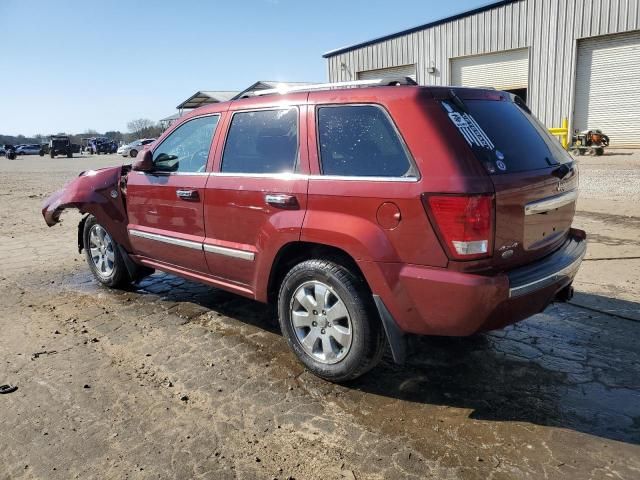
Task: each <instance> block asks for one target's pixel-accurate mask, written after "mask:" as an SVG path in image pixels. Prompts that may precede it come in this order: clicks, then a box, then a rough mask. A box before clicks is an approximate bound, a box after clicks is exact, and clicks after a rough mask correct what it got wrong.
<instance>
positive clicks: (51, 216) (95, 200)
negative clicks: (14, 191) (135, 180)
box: [42, 165, 131, 251]
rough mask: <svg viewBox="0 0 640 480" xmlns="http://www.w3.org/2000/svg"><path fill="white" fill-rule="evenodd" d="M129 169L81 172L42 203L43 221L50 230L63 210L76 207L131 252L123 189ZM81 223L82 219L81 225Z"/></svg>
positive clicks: (112, 168)
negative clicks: (87, 214)
mask: <svg viewBox="0 0 640 480" xmlns="http://www.w3.org/2000/svg"><path fill="white" fill-rule="evenodd" d="M130 170H131V167H130V166H129V165H124V166H120V167H109V168H103V169H100V170H88V171H86V172H82V173H81V174H80V175H79V176H78V177H77V178H75V179H73V180H72V181H71V182H69V183H68V184H67V185H65V186H64V188H62V189H61V190H58V191H57V192H55V193H53V194H52V195H51V196H50V197H49V198H47V199H46V200H45V201H44V204H43V207H42V215H43V217H44V220H45V222H46V223H47V225H48V226H50V227H51V226H53V225H55V224H56V223H58V222H59V220H60V214H61V213H62V212H63V211H64V210H65V209H67V208H77V209H78V210H79V211H80V213H83V214H84V213H89V214H91V215H94V216H95V217H96V219H97V220H98V222H99V223H100V224H101V225H103V226H104V227H105V228H106V229H107V230H108V231H109V234H110V235H111V236H112V238H113V239H114V240H115V241H116V242H117V243H119V244H120V245H121V246H123V247H124V248H125V249H126V250H128V251H130V244H129V236H128V234H127V210H126V205H125V192H126V189H125V188H124V185H125V181H126V176H127V174H128V173H129V171H130ZM83 223H84V219H83V220H82V222H81V225H82V224H83ZM79 247H80V248H81V247H82V243H81V242H80V243H79Z"/></svg>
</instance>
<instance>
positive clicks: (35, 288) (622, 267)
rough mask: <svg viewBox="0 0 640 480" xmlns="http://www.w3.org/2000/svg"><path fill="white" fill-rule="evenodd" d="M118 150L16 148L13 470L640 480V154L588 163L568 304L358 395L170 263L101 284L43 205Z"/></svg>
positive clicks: (452, 346)
mask: <svg viewBox="0 0 640 480" xmlns="http://www.w3.org/2000/svg"><path fill="white" fill-rule="evenodd" d="M122 161H123V160H122V158H118V157H116V156H94V157H85V158H75V159H72V160H69V159H66V158H60V159H56V160H51V159H48V158H46V157H45V158H40V157H35V156H34V157H24V158H19V159H18V160H15V161H9V160H6V159H5V158H0V295H1V296H0V331H1V332H2V334H1V335H0V384H4V383H10V384H15V385H17V386H18V390H17V391H15V392H14V393H10V394H5V395H0V418H1V423H0V478H1V479H14V478H39V479H70V478H118V479H122V478H131V479H141V478H179V479H187V478H212V479H235V478H237V479H274V478H277V479H294V478H295V479H323V480H331V479H354V478H356V479H365V478H367V479H368V478H371V479H382V478H385V479H400V478H415V479H418V478H437V479H487V478H491V479H515V478H517V479H520V478H523V479H524V478H530V479H539V478H554V479H555V478H557V479H566V478H576V479H603V478H615V479H622V478H624V479H637V478H640V349H639V347H638V345H639V343H638V340H639V339H640V152H638V151H636V152H631V151H619V150H610V151H609V152H608V154H607V155H605V156H603V157H597V158H596V157H589V158H585V157H582V158H581V159H580V169H581V198H580V201H579V205H578V208H579V212H578V215H577V217H576V220H575V224H576V225H577V226H578V227H580V228H584V229H585V230H587V232H588V234H589V251H588V256H587V259H586V261H585V262H584V264H583V267H582V269H581V271H580V273H579V275H578V277H577V280H576V282H575V286H576V290H577V295H576V297H575V298H574V300H573V301H572V302H571V303H570V304H556V305H553V306H551V307H550V308H548V309H547V310H546V311H545V312H544V313H543V314H540V315H537V316H535V317H532V318H531V319H529V320H526V321H524V322H521V323H520V324H518V325H515V326H513V327H509V328H507V329H505V330H501V331H496V332H492V333H490V334H486V335H478V336H475V337H471V338H458V339H455V338H420V339H415V340H414V341H413V349H414V352H413V353H412V354H411V356H410V360H409V363H408V365H406V366H404V367H398V366H395V365H394V364H393V363H392V362H390V360H389V359H388V358H385V360H384V361H383V363H382V364H381V365H380V366H379V367H378V368H377V369H375V370H374V371H372V372H371V373H370V374H368V375H367V376H365V377H363V378H361V379H360V380H358V381H355V382H353V383H351V384H350V385H346V386H337V385H332V384H329V383H326V382H324V381H322V380H319V379H317V378H316V377H314V376H312V375H310V374H309V373H307V372H306V371H304V370H303V369H302V368H301V367H300V365H299V364H298V363H297V362H296V360H295V359H294V357H293V354H292V353H290V352H289V350H288V348H287V347H286V343H285V341H284V340H283V338H282V337H281V335H280V333H279V330H278V328H277V327H276V326H275V324H274V323H273V319H272V318H271V317H270V315H269V313H268V311H267V309H266V308H265V307H264V306H263V305H261V304H258V303H255V302H251V301H248V300H246V299H243V298H240V297H237V296H234V295H231V294H228V293H225V292H223V291H220V290H216V289H213V288H209V287H205V286H200V285H196V284H193V283H190V282H187V281H184V280H182V279H180V278H177V277H173V276H170V275H165V274H160V273H158V274H155V275H153V276H152V277H150V278H148V279H146V280H145V281H143V282H142V283H141V284H140V285H138V286H136V287H135V288H132V289H131V290H130V291H109V290H107V289H104V288H100V287H99V286H98V285H97V284H96V283H95V282H94V281H93V280H92V278H91V276H90V274H89V272H88V268H87V267H86V265H85V263H84V262H85V261H84V256H83V255H80V254H78V251H77V248H76V224H77V220H78V219H79V215H78V214H77V213H75V212H68V213H67V214H65V216H64V217H63V218H64V222H63V223H62V225H58V226H55V227H53V228H47V227H46V225H45V224H44V222H43V219H42V216H41V214H40V208H41V207H40V205H41V202H42V200H43V199H44V197H46V196H47V195H48V194H49V193H51V192H52V191H54V190H56V189H58V188H60V187H61V186H62V185H63V184H64V183H65V181H67V180H69V179H70V178H72V177H73V176H75V175H77V173H78V172H80V171H81V170H86V169H89V168H95V167H98V166H104V165H113V164H119V163H121V162H122Z"/></svg>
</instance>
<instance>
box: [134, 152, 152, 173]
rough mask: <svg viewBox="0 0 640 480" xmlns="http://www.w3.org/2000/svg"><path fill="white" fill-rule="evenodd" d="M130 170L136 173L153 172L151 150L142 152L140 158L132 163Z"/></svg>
mask: <svg viewBox="0 0 640 480" xmlns="http://www.w3.org/2000/svg"><path fill="white" fill-rule="evenodd" d="M131 169H132V170H134V171H136V172H150V171H151V170H153V154H152V153H151V150H143V151H142V157H141V158H140V159H138V160H136V161H135V162H133V165H131Z"/></svg>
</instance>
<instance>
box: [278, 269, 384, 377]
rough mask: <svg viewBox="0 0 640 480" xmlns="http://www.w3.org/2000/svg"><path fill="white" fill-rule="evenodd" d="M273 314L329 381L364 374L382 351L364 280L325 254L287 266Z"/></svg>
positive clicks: (296, 347) (379, 328)
mask: <svg viewBox="0 0 640 480" xmlns="http://www.w3.org/2000/svg"><path fill="white" fill-rule="evenodd" d="M309 297H312V298H314V301H315V302H316V303H314V302H310V300H309ZM298 298H303V299H304V300H303V302H300V301H299V300H298ZM325 302H326V303H325ZM326 304H329V305H330V306H329V308H326ZM305 305H306V306H305ZM314 305H315V306H316V307H317V308H318V310H315V309H314V308H313V306H314ZM322 307H324V308H322ZM334 308H337V310H336V311H335V312H336V313H334V315H333V316H332V315H331V314H330V312H331V311H332V310H333V309H334ZM325 312H327V313H326V314H325ZM315 313H317V315H314V314H315ZM296 314H298V315H296ZM294 318H297V320H295V319H294ZM278 319H279V322H280V328H281V329H282V333H283V335H284V336H285V338H286V339H287V342H288V343H289V347H290V348H291V349H292V350H293V352H294V353H295V354H296V356H297V357H298V359H299V360H300V361H301V362H302V363H303V364H304V365H305V366H306V367H307V368H308V369H309V370H311V372H313V373H314V374H316V375H317V376H319V377H321V378H324V379H325V380H329V381H331V382H346V381H349V380H353V379H355V378H357V377H359V376H361V375H363V374H365V373H366V372H368V371H369V370H371V369H372V368H373V367H375V366H376V365H377V364H378V362H379V361H380V359H381V358H382V354H383V353H384V348H385V337H384V332H383V329H382V324H381V322H380V319H379V317H378V314H377V312H376V309H375V306H374V304H373V300H372V298H371V293H370V292H369V289H368V288H367V286H366V284H365V282H364V281H363V280H362V279H361V278H360V277H359V276H358V275H356V274H355V273H353V272H352V271H351V270H349V269H348V268H346V267H343V266H341V265H339V264H337V263H335V262H332V261H329V260H322V259H317V260H307V261H304V262H302V263H299V264H298V265H296V266H295V267H293V268H292V269H291V270H290V271H289V273H288V274H287V275H286V276H285V278H284V280H283V281H282V284H281V286H280V292H279V294H278ZM294 322H295V323H296V325H297V326H296V325H294Z"/></svg>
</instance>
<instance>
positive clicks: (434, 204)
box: [422, 194, 494, 260]
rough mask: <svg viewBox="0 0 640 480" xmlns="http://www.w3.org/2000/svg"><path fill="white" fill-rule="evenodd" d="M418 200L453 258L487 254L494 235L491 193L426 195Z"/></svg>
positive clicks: (478, 256) (465, 258)
mask: <svg viewBox="0 0 640 480" xmlns="http://www.w3.org/2000/svg"><path fill="white" fill-rule="evenodd" d="M422 202H423V204H424V206H425V208H426V210H427V213H428V214H429V216H430V217H431V220H432V223H434V227H435V229H436V231H437V233H438V236H439V237H440V242H441V243H442V244H443V246H444V247H445V249H446V251H447V253H448V254H449V257H450V258H451V259H453V260H473V259H477V258H484V257H489V256H491V253H492V251H493V237H494V228H493V223H494V211H493V196H492V195H428V194H424V195H423V196H422Z"/></svg>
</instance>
